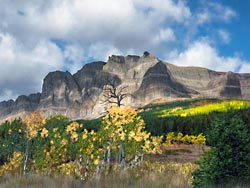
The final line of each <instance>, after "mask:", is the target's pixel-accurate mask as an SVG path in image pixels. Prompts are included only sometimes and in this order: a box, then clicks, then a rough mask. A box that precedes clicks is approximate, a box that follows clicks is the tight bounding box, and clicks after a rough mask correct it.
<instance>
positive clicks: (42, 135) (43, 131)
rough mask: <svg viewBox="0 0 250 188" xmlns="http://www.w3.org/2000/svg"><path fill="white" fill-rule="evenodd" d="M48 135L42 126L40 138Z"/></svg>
mask: <svg viewBox="0 0 250 188" xmlns="http://www.w3.org/2000/svg"><path fill="white" fill-rule="evenodd" d="M48 135H49V131H48V130H47V129H46V128H43V129H42V132H41V137H42V138H44V137H48Z"/></svg>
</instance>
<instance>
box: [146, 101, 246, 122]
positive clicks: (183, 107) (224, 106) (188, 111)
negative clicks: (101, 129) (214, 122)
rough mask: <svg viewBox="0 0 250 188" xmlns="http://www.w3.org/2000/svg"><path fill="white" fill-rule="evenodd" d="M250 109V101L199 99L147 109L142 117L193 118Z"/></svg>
mask: <svg viewBox="0 0 250 188" xmlns="http://www.w3.org/2000/svg"><path fill="white" fill-rule="evenodd" d="M248 107H250V102H249V101H243V100H224V101H222V100H217V99H206V100H202V99H198V100H187V101H180V102H174V103H169V104H165V105H160V106H154V107H151V108H146V109H145V110H144V112H142V113H141V115H142V116H156V117H159V118H161V117H167V116H181V117H186V116H193V115H198V114H209V113H211V112H215V111H217V112H226V111H228V110H239V109H242V108H248Z"/></svg>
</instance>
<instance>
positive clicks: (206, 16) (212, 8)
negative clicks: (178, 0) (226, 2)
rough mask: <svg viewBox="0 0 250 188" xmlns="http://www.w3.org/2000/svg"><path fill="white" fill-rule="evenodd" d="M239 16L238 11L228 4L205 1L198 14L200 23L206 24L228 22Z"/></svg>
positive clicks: (197, 17)
mask: <svg viewBox="0 0 250 188" xmlns="http://www.w3.org/2000/svg"><path fill="white" fill-rule="evenodd" d="M236 16H237V14H236V12H235V11H234V10H233V9H231V8H230V7H228V6H223V5H221V4H219V3H214V2H209V3H204V4H203V5H202V8H201V9H200V11H199V12H198V13H197V14H196V19H197V20H196V21H197V23H198V24H206V23H211V22H221V21H222V22H225V23H228V22H230V21H231V20H232V18H235V17H236Z"/></svg>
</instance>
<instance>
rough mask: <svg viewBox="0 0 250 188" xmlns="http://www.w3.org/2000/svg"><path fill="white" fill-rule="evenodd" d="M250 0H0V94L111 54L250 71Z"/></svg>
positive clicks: (26, 89) (34, 87) (35, 86)
mask: <svg viewBox="0 0 250 188" xmlns="http://www.w3.org/2000/svg"><path fill="white" fill-rule="evenodd" d="M249 8H250V1H248V0H242V1H239V0H119V1H117V0H50V1H44V0H36V1H27V0H12V1H10V0H0V64H1V66H0V101H2V100H7V99H10V98H12V99H15V98H16V97H17V96H18V95H21V94H30V93H34V92H40V91H41V87H42V80H43V78H44V77H45V76H46V74H47V73H48V72H50V71H54V70H63V71H66V70H68V71H70V72H71V73H75V72H76V71H77V70H79V69H80V68H82V66H83V65H84V64H86V63H88V62H91V61H95V60H102V61H106V60H107V59H108V56H109V55H111V54H117V55H128V54H136V55H142V54H143V52H144V51H149V52H150V53H152V54H153V55H155V56H157V57H158V58H160V59H161V60H164V61H167V62H170V63H173V64H176V65H179V66H202V67H206V68H209V69H214V70H217V71H234V72H250V41H249V40H250V37H249V33H250V24H249V18H250V11H249Z"/></svg>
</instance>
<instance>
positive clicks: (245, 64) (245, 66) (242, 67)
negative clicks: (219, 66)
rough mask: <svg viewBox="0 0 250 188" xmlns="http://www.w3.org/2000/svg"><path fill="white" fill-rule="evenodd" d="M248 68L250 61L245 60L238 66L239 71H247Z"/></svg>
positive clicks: (249, 67) (249, 68)
mask: <svg viewBox="0 0 250 188" xmlns="http://www.w3.org/2000/svg"><path fill="white" fill-rule="evenodd" d="M249 70H250V62H246V63H244V64H242V65H241V66H240V69H239V72H241V73H249Z"/></svg>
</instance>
